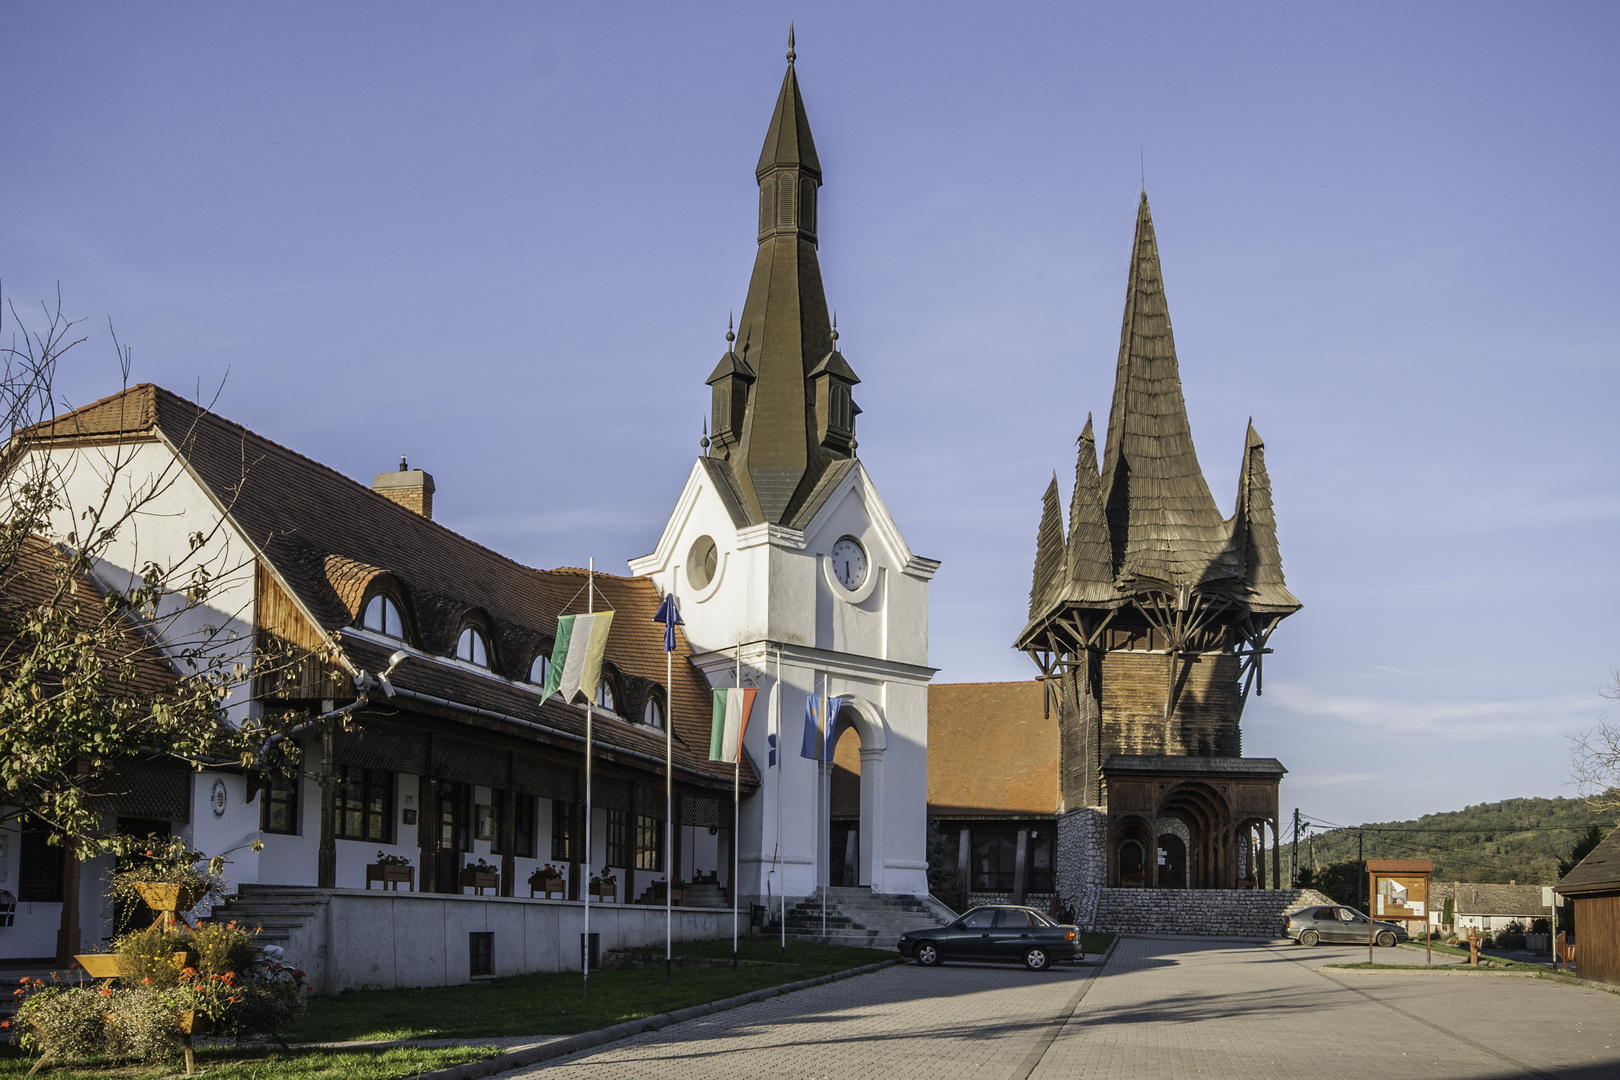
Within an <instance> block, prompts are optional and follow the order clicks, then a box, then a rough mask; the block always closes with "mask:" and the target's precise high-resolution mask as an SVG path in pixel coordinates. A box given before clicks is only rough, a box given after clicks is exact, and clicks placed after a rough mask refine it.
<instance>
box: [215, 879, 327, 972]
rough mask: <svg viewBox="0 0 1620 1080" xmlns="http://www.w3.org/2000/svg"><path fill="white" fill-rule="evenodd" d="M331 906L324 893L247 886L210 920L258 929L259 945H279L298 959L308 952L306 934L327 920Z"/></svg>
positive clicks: (289, 886) (294, 888)
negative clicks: (327, 907)
mask: <svg viewBox="0 0 1620 1080" xmlns="http://www.w3.org/2000/svg"><path fill="white" fill-rule="evenodd" d="M327 903H328V897H327V896H326V894H325V893H323V892H322V891H321V890H320V889H310V888H300V887H298V886H293V885H243V886H241V890H240V892H239V893H238V894H237V895H236V896H234V897H232V898H231V899H230V900H229V901H228V902H226V903H225V904H224V905H222V906H220V907H216V908H215V909H214V912H213V914H212V915H211V916H210V920H211V921H214V922H220V923H227V922H235V923H236V924H237V925H238V926H240V927H242V928H244V929H246V930H255V929H257V930H258V931H259V934H258V937H257V939H256V940H257V942H258V944H260V945H279V946H281V947H282V948H283V949H285V950H286V952H287V956H288V958H289V959H294V958H299V956H300V954H301V953H303V952H304V951H305V950H306V949H307V941H308V938H309V935H308V934H307V933H306V931H307V930H308V929H309V928H311V926H312V924H314V923H315V922H317V920H319V919H322V918H324V917H325V915H326V906H327Z"/></svg>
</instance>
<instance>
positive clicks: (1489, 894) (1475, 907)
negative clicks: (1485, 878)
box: [1429, 881, 1547, 919]
mask: <svg viewBox="0 0 1620 1080" xmlns="http://www.w3.org/2000/svg"><path fill="white" fill-rule="evenodd" d="M1447 900H1453V901H1455V904H1454V907H1453V910H1454V911H1456V913H1457V914H1458V915H1517V916H1519V917H1520V918H1525V919H1538V918H1543V917H1545V916H1546V914H1547V909H1546V907H1545V906H1543V905H1542V903H1541V886H1540V885H1490V884H1484V883H1480V882H1474V881H1434V882H1430V884H1429V905H1430V906H1431V907H1433V908H1435V909H1437V910H1438V909H1439V908H1440V907H1441V906H1442V905H1443V904H1444V903H1445V902H1446V901H1447Z"/></svg>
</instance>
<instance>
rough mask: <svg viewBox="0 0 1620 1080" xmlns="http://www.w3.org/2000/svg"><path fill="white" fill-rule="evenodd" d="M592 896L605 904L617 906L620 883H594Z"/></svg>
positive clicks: (592, 883)
mask: <svg viewBox="0 0 1620 1080" xmlns="http://www.w3.org/2000/svg"><path fill="white" fill-rule="evenodd" d="M591 896H592V897H593V898H595V899H598V900H600V901H602V902H603V903H604V904H616V903H618V902H619V883H618V882H617V881H610V882H608V883H607V884H606V885H604V884H602V883H601V882H596V881H593V882H591Z"/></svg>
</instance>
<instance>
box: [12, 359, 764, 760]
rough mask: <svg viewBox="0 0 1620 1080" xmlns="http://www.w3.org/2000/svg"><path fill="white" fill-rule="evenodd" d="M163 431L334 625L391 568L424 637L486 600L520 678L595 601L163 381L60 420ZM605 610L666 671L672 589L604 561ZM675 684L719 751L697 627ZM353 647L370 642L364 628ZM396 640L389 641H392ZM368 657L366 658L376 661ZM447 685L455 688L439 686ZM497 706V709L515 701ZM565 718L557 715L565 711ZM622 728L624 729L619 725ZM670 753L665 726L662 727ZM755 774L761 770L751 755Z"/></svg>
mask: <svg viewBox="0 0 1620 1080" xmlns="http://www.w3.org/2000/svg"><path fill="white" fill-rule="evenodd" d="M148 431H151V432H152V433H153V434H154V435H155V434H157V433H159V432H160V433H161V434H162V435H163V437H165V438H167V439H168V440H169V441H170V442H172V443H173V444H174V445H175V446H176V448H177V449H178V450H179V452H180V454H181V455H182V456H183V457H184V458H185V459H186V461H187V462H188V463H189V464H190V466H191V468H192V469H193V470H194V471H195V472H196V474H197V476H198V477H200V478H201V480H202V482H203V483H204V484H205V485H207V487H208V488H209V490H210V491H212V492H213V494H214V496H215V498H217V499H218V500H219V501H220V503H221V504H222V505H223V506H224V507H225V510H226V512H227V513H228V514H229V516H230V517H231V518H232V519H233V520H234V521H235V523H236V525H237V526H238V527H239V528H240V529H241V530H242V531H243V533H244V534H246V536H247V537H248V539H249V540H250V541H251V542H252V543H253V544H254V545H256V546H257V548H258V549H259V551H261V552H262V553H263V554H264V556H265V557H266V559H267V560H268V561H269V562H270V564H271V565H272V566H273V567H274V569H275V571H276V573H277V574H278V575H279V576H280V577H281V579H282V580H283V581H284V582H285V583H286V585H287V587H288V588H289V589H290V591H291V592H292V593H293V595H294V596H295V597H297V598H298V600H300V601H301V602H302V603H303V605H304V606H305V608H306V609H307V610H308V611H309V612H310V613H311V614H312V615H313V616H314V618H315V620H316V622H317V623H318V624H319V629H320V630H322V631H323V632H326V633H331V632H334V631H338V630H340V629H342V628H343V627H345V626H349V625H352V624H353V622H354V620H355V618H356V616H357V614H358V612H359V609H360V604H361V602H362V600H363V598H364V596H365V591H366V588H367V587H368V586H369V584H370V583H371V581H372V580H373V579H374V578H375V577H376V576H377V575H378V574H380V573H384V572H387V573H389V574H392V575H393V577H394V578H395V579H396V580H397V581H398V582H399V584H400V585H401V586H402V587H403V589H404V590H405V592H406V594H407V597H408V601H409V604H410V607H411V611H410V613H409V615H410V618H411V621H412V624H413V626H414V628H415V631H416V640H415V642H413V643H414V644H416V645H418V646H419V647H420V648H422V649H423V651H425V652H428V653H434V654H438V655H439V656H449V655H452V654H453V653H454V650H455V642H456V637H457V635H458V634H459V632H460V629H461V626H462V620H463V618H464V617H465V616H466V615H467V614H468V613H469V612H472V611H475V610H476V611H480V612H482V613H483V614H484V615H485V616H486V617H487V619H488V621H489V625H490V626H491V628H492V629H493V631H494V640H493V641H492V642H491V645H492V647H493V651H494V653H495V656H494V657H493V658H492V663H493V664H494V666H495V667H496V669H497V671H498V673H499V674H501V675H503V676H505V677H507V678H509V679H513V680H523V679H526V678H527V675H528V672H529V666H530V664H531V662H532V660H533V659H534V657H535V656H536V655H538V654H539V653H540V652H541V651H542V650H549V648H550V639H551V637H552V636H553V635H554V634H555V633H556V627H557V617H558V616H559V615H563V614H570V613H583V612H584V611H585V608H586V605H585V601H586V597H585V578H586V571H584V570H580V569H571V568H564V569H558V570H536V569H534V568H532V567H528V566H524V565H522V564H521V563H518V562H515V561H513V560H511V559H508V558H506V557H505V556H503V555H500V554H497V553H496V552H494V551H491V550H490V549H488V548H486V547H484V546H483V545H481V544H478V543H476V542H474V541H472V540H469V539H467V538H466V537H464V536H461V535H460V534H458V533H455V532H453V531H451V530H450V529H447V528H445V527H444V526H443V525H440V524H438V523H436V522H434V521H431V520H429V519H428V518H425V517H423V516H421V515H420V514H417V513H414V512H413V511H411V510H407V509H406V508H404V507H402V506H400V505H399V504H397V503H395V502H393V501H392V500H391V499H388V498H385V497H384V496H382V495H379V494H377V493H376V492H374V491H372V490H371V489H370V488H368V487H366V486H365V485H363V484H359V483H356V482H355V481H353V480H350V479H349V478H348V477H346V476H344V475H342V474H341V473H339V472H337V471H335V470H333V469H330V468H328V467H327V466H325V465H322V464H320V463H319V462H317V461H313V460H311V459H310V458H307V457H304V456H303V455H302V454H298V453H296V452H294V451H292V450H289V449H287V448H286V447H284V446H281V445H279V444H277V443H274V442H271V441H270V440H269V439H266V438H264V437H262V436H260V435H257V434H255V433H253V432H251V431H249V430H248V429H247V428H244V427H242V426H241V425H239V424H235V423H232V422H231V421H229V420H226V419H225V418H223V417H221V416H219V415H217V414H215V413H213V412H210V411H208V410H206V409H204V408H202V407H201V406H199V405H196V404H194V403H191V402H188V401H186V400H185V399H183V398H181V397H179V396H177V395H175V394H173V393H170V392H169V391H167V390H164V389H162V388H161V387H157V386H153V385H151V384H149V383H148V384H142V385H139V386H134V387H130V388H129V389H128V390H125V391H123V392H122V393H120V394H116V395H113V396H112V397H110V398H106V399H103V400H102V401H98V402H95V403H93V404H91V405H88V406H85V407H84V408H83V409H80V410H78V411H76V412H74V413H71V414H69V415H68V416H65V417H62V418H60V419H58V420H56V421H54V422H53V424H52V425H51V426H50V427H49V429H48V430H45V429H42V430H40V431H38V432H37V434H38V435H39V436H41V437H45V438H49V437H50V436H51V435H57V436H68V437H94V436H102V435H114V434H121V435H126V436H127V435H129V434H132V433H139V432H148ZM595 580H596V588H597V600H596V607H597V610H601V609H602V607H603V606H604V605H605V606H608V607H611V608H612V609H613V610H614V611H615V612H616V613H617V614H616V615H615V618H614V624H613V631H612V636H611V637H610V639H609V641H608V649H607V661H608V663H610V664H611V665H613V667H614V668H616V669H617V670H618V671H619V672H620V673H621V674H622V675H625V676H628V677H630V678H631V679H641V680H646V681H647V682H651V683H656V684H658V685H659V686H662V685H663V684H664V655H663V637H662V633H663V632H662V628H661V627H659V626H658V625H656V624H655V623H653V621H652V617H653V614H654V612H655V611H656V610H657V608H658V604H659V599H660V598H659V596H658V593H657V590H656V588H655V587H654V585H653V583H652V582H651V581H650V580H649V579H646V578H625V577H616V576H613V575H608V574H597V575H596V579H595ZM676 645H677V647H676V654H675V685H674V686H673V687H672V688H671V695H670V696H671V701H670V706H671V708H670V711H671V713H672V714H673V716H674V725H675V726H674V730H675V734H676V737H677V739H678V740H679V741H680V742H682V743H683V744H684V745H686V746H688V747H693V748H696V747H700V746H701V748H702V757H703V758H705V759H706V758H707V756H708V737H709V736H708V724H709V717H710V706H709V687H708V684H707V681H706V680H705V679H704V678H703V676H702V674H701V673H700V672H698V670H697V669H696V668H695V667H693V666H692V664H691V663H690V656H691V653H690V649H689V647H688V645H687V643H686V640H685V637H684V636H682V635H677V641H676ZM345 649H346V650H348V651H350V652H353V653H355V654H356V655H357V656H358V655H360V654H362V653H363V652H364V650H363V649H361V648H360V646H359V643H358V642H356V640H355V639H352V638H349V639H346V641H345ZM384 652H385V653H386V650H384ZM375 663H376V662H375V660H373V659H370V658H368V659H367V661H366V662H365V663H358V664H357V666H361V667H366V668H367V669H368V670H375ZM441 668H445V666H444V665H439V664H428V663H420V662H418V663H412V664H407V665H405V666H404V667H402V668H401V669H400V670H399V682H400V685H403V686H406V687H408V688H411V689H417V688H418V682H420V684H421V686H422V687H423V688H424V689H423V691H422V692H425V693H435V694H438V696H443V697H447V698H452V699H453V700H462V698H460V697H457V696H456V694H463V695H465V696H466V699H467V701H468V703H469V704H477V701H482V700H486V699H487V700H491V701H500V702H505V703H507V704H508V705H510V706H511V707H512V708H519V707H522V708H524V709H527V710H528V711H525V712H519V713H517V715H520V716H524V717H528V716H530V714H531V713H534V714H538V713H539V712H540V711H542V707H539V706H538V705H537V702H536V696H535V695H533V694H529V693H528V692H526V691H523V690H521V689H518V688H515V687H503V686H502V685H501V683H500V682H499V681H497V680H495V679H491V678H488V677H485V676H480V675H477V674H473V673H462V672H459V671H455V670H450V669H448V668H445V670H441ZM430 685H431V686H439V687H441V688H450V689H454V690H455V691H456V693H455V694H450V693H438V691H435V690H431V689H426V687H428V686H430ZM485 707H490V708H492V709H493V710H494V711H510V710H509V709H502V708H496V707H495V706H485ZM543 711H544V712H545V714H546V717H548V719H545V720H541V719H540V718H539V716H538V715H536V716H535V717H534V718H535V719H536V721H537V722H543V723H546V724H548V725H552V726H557V727H563V728H566V727H567V726H568V724H569V723H572V722H573V720H572V717H574V716H578V717H579V725H580V726H581V728H582V727H583V714H580V713H578V712H577V711H576V710H574V709H572V708H570V707H567V706H563V705H560V704H556V703H554V702H553V703H548V704H547V705H546V706H544V707H543ZM553 719H554V720H555V724H553ZM619 728H623V729H624V730H623V731H622V732H621V731H619V730H618V729H619ZM644 731H645V729H642V730H635V729H634V726H633V725H629V724H619V725H616V726H615V725H608V726H607V733H606V734H604V735H603V736H602V737H603V738H604V739H609V738H611V739H618V738H623V739H624V740H626V741H627V745H631V744H633V745H635V746H639V745H640V744H641V743H642V742H644V741H646V739H647V735H646V734H644ZM657 743H658V748H659V755H660V756H662V746H663V740H662V737H661V736H659V737H658V739H657ZM689 764H690V765H691V767H692V768H694V769H697V770H699V771H703V772H706V773H709V774H712V775H713V776H715V777H717V778H721V777H723V778H724V779H727V780H729V779H730V777H731V770H730V769H729V768H727V767H726V766H725V765H723V764H722V763H718V762H717V763H709V762H707V761H706V760H703V761H698V760H696V759H695V758H694V759H692V760H691V761H690V762H689ZM744 782H745V783H746V784H749V785H752V784H753V783H754V782H755V781H754V778H753V774H752V771H751V770H750V769H749V768H748V767H747V765H746V763H745V766H744Z"/></svg>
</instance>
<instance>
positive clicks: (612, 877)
mask: <svg viewBox="0 0 1620 1080" xmlns="http://www.w3.org/2000/svg"><path fill="white" fill-rule="evenodd" d="M618 883H619V876H618V875H617V874H612V873H609V872H608V867H606V866H604V867H602V872H601V873H600V874H592V875H591V884H592V885H595V886H596V887H597V888H602V887H604V886H607V885H617V884H618Z"/></svg>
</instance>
